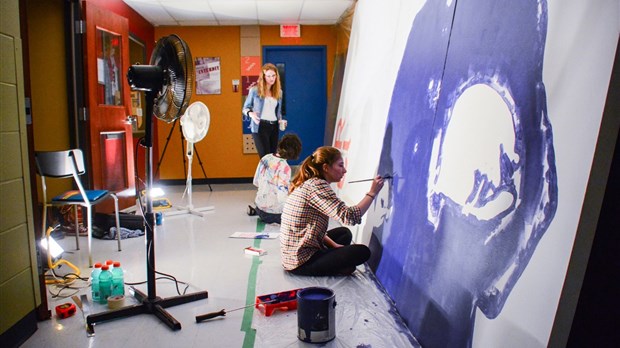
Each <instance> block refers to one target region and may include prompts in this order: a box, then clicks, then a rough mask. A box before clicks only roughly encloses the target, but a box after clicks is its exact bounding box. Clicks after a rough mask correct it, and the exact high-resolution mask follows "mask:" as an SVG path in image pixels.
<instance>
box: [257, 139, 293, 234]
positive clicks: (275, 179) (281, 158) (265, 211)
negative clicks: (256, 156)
mask: <svg viewBox="0 0 620 348" xmlns="http://www.w3.org/2000/svg"><path fill="white" fill-rule="evenodd" d="M300 153H301V141H300V140H299V137H297V135H295V134H286V135H285V136H283V137H282V139H281V140H280V142H279V143H278V149H277V151H276V153H275V154H267V155H265V156H263V158H261V160H260V162H259V163H258V167H256V173H255V174H254V186H256V187H258V192H257V193H256V199H255V201H254V202H255V203H256V208H253V207H252V206H248V215H257V214H258V217H259V218H260V219H261V220H263V222H265V223H267V224H271V223H277V224H279V223H280V216H281V215H282V208H283V207H284V202H286V198H287V197H288V191H289V184H290V181H291V167H290V166H289V165H288V162H287V160H295V159H297V158H299V154H300Z"/></svg>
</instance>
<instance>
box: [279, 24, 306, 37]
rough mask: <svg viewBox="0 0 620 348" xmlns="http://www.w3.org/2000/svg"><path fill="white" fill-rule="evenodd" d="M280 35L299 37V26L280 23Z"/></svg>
mask: <svg viewBox="0 0 620 348" xmlns="http://www.w3.org/2000/svg"><path fill="white" fill-rule="evenodd" d="M280 37H301V26H300V25H299V24H297V25H281V26H280Z"/></svg>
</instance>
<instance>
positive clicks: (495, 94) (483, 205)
mask: <svg viewBox="0 0 620 348" xmlns="http://www.w3.org/2000/svg"><path fill="white" fill-rule="evenodd" d="M550 2H553V3H554V4H558V3H559V2H556V1H550ZM576 3H577V2H572V4H569V5H570V6H568V5H567V7H568V8H570V9H569V10H568V11H566V12H565V14H566V15H569V14H571V13H573V14H574V13H577V11H578V10H582V9H578V7H579V6H576V5H575V4H576ZM618 3H619V2H618V1H607V2H606V5H607V6H608V10H609V9H614V8H615V9H616V10H618V9H619V8H620V6H619V5H618ZM377 6H378V5H377V2H375V1H369V2H361V3H360V4H358V10H357V12H356V20H357V21H358V22H357V25H358V26H360V27H358V28H357V34H358V35H359V37H356V36H355V35H353V34H352V43H351V45H350V48H349V51H350V53H349V58H348V61H347V70H346V71H345V82H344V85H343V86H344V88H343V96H342V99H341V107H340V110H339V116H338V117H339V118H338V123H337V128H336V134H335V138H334V145H335V146H337V147H340V148H341V150H342V151H343V153H344V154H345V163H346V164H347V167H348V169H349V173H348V174H347V178H345V180H354V179H359V178H364V177H372V176H373V175H375V174H393V176H394V178H393V179H392V181H391V183H390V187H389V188H388V189H384V190H383V191H382V193H381V195H380V197H379V199H378V200H377V201H376V203H375V204H376V205H375V206H374V207H373V209H372V210H371V211H370V212H369V216H368V217H367V219H366V225H365V227H363V228H362V230H361V231H359V232H360V234H361V235H359V236H358V240H360V241H361V242H365V243H368V244H369V245H370V247H371V249H372V251H373V255H372V258H371V260H370V262H369V263H370V265H371V267H373V269H374V270H375V272H376V275H377V277H378V279H379V280H380V282H381V283H382V284H383V285H384V286H385V288H386V290H387V292H388V293H389V294H390V296H391V297H392V298H393V299H394V301H395V303H396V306H397V308H398V309H399V312H400V315H401V316H402V317H403V318H404V319H405V321H406V322H407V324H408V325H409V328H410V329H411V331H412V333H413V334H414V335H415V336H416V338H417V339H418V340H419V342H420V343H421V344H422V345H423V346H424V347H468V346H472V345H475V343H474V342H476V340H477V342H478V343H479V344H480V342H487V343H489V342H491V341H490V340H489V338H488V337H484V336H485V335H484V331H483V330H482V327H483V325H478V326H479V327H477V322H479V321H480V320H479V319H478V318H477V315H478V316H480V315H482V316H483V317H484V318H485V319H486V320H489V321H493V320H495V318H497V317H498V316H500V315H501V313H502V310H503V308H504V306H505V305H506V303H507V301H508V299H509V298H510V295H511V293H512V292H513V290H514V289H515V288H516V287H517V286H518V285H519V287H520V288H527V287H528V286H531V285H532V284H531V283H530V279H529V278H530V275H529V274H528V276H527V277H526V278H527V279H526V280H525V281H520V278H521V277H522V276H523V273H524V272H525V271H526V269H528V268H530V269H531V268H532V267H537V265H533V266H530V265H529V264H530V261H531V259H532V258H533V256H534V255H535V254H537V255H540V254H541V253H544V252H546V251H547V250H548V248H549V247H548V246H544V247H543V249H544V250H543V251H542V252H539V251H537V249H538V246H539V244H540V243H541V240H545V238H546V237H545V235H546V232H547V231H548V230H549V229H550V226H551V225H552V224H555V225H557V226H563V227H562V228H564V229H565V228H566V226H570V228H572V231H571V233H564V235H561V234H557V233H555V231H557V229H553V231H554V233H553V236H552V237H548V238H553V239H552V241H553V242H555V241H556V239H559V240H561V241H562V242H561V243H559V244H558V243H556V244H555V245H556V247H558V246H559V247H560V249H561V251H560V252H558V253H557V255H554V257H552V259H554V258H556V259H555V260H553V261H552V262H550V263H549V264H547V265H546V266H548V267H550V268H554V269H553V270H551V269H550V270H545V272H550V273H551V272H554V271H555V272H556V273H557V270H558V269H559V270H561V272H562V273H564V272H565V271H566V267H567V260H568V254H569V253H570V243H571V241H572V238H574V229H576V221H574V220H572V219H573V218H572V217H570V216H568V217H567V212H571V211H572V212H575V211H577V212H578V210H579V209H580V208H579V207H580V204H581V201H579V202H577V203H576V204H575V202H574V201H571V202H569V201H568V200H564V201H563V197H570V198H571V199H573V198H574V192H575V191H574V190H575V186H570V188H567V187H569V185H568V183H571V184H577V187H580V190H582V189H583V188H585V178H587V169H586V170H583V168H580V169H579V170H578V173H577V174H575V173H574V171H571V170H564V171H562V168H575V166H577V165H578V163H579V162H580V161H581V162H583V160H575V159H574V158H570V159H569V156H566V152H565V151H566V150H569V149H570V148H571V146H573V145H572V144H567V143H566V140H567V138H566V137H565V134H566V133H567V131H569V132H574V130H571V129H572V128H575V127H577V128H578V127H579V125H578V124H575V123H573V124H570V121H569V119H572V117H573V116H569V117H566V116H567V113H565V112H564V113H562V114H561V115H554V114H553V112H552V111H549V110H552V109H553V110H558V112H559V111H560V110H565V109H564V108H562V107H559V106H558V105H560V104H564V103H562V101H561V100H560V99H558V98H557V97H558V96H559V95H561V94H562V93H563V92H564V87H562V86H558V85H557V84H556V81H555V80H551V85H552V86H553V92H554V96H555V97H556V99H555V100H553V101H552V102H548V93H549V92H548V87H547V85H546V83H547V82H548V81H547V80H546V79H545V73H544V72H545V71H544V70H545V69H548V71H549V66H552V67H553V66H554V64H552V63H550V62H549V57H557V56H556V55H555V54H557V53H555V52H554V53H552V54H547V53H546V49H547V45H548V43H547V38H548V28H549V25H550V24H549V20H548V19H549V14H550V12H552V11H553V9H550V7H551V6H549V5H548V2H547V1H546V0H529V1H508V0H470V1H465V0H460V1H456V0H454V1H450V0H448V1H431V0H429V1H412V2H405V1H403V2H400V5H399V6H395V5H391V7H390V5H386V7H387V8H384V9H382V10H379V9H378V7H377ZM558 6H559V5H558ZM555 8H556V9H557V8H558V7H557V6H556V7H555ZM586 12H587V11H586ZM380 13H383V14H385V15H386V16H390V15H392V16H394V17H393V18H395V19H394V23H395V24H392V27H391V30H393V31H394V32H398V33H399V34H401V35H402V33H403V32H404V33H405V35H404V37H402V38H399V36H398V35H396V36H395V38H394V40H393V41H392V42H391V44H392V45H393V46H392V47H387V46H386V45H388V44H386V43H385V42H379V41H376V42H375V44H376V45H377V46H383V47H378V49H379V52H381V51H380V49H392V52H396V54H397V58H398V61H397V60H396V58H386V57H384V56H381V54H380V53H370V54H368V53H367V52H370V51H369V47H368V46H364V43H363V40H361V39H360V37H364V38H365V39H370V41H371V42H372V39H373V38H374V37H375V36H372V35H371V34H369V33H368V32H366V30H368V29H367V27H372V28H378V26H377V25H376V24H377V23H378V22H379V21H380V19H377V17H380V15H378V14H380ZM556 13H558V12H556ZM582 13H583V12H582ZM407 14H411V22H409V26H407V27H406V29H405V28H404V27H405V26H404V23H406V18H407V17H406V16H407ZM584 17H586V15H584ZM363 18H365V19H366V20H365V21H364V20H363ZM553 18H558V16H557V15H556V17H553ZM608 18H613V17H608ZM568 21H569V20H568V19H567V22H568ZM617 22H618V21H617V20H616V23H613V21H612V23H607V24H606V25H603V27H604V28H605V30H607V32H606V33H605V34H606V35H608V36H606V38H607V37H610V38H611V39H612V41H613V37H614V30H615V31H616V32H615V36H616V41H617V30H618V26H617V24H618V23H617ZM554 24H555V25H556V26H555V27H554V28H553V30H552V32H553V35H554V36H553V39H554V40H555V41H553V40H552V46H554V45H557V42H558V41H561V40H558V38H559V37H561V35H560V36H558V33H560V34H562V35H563V34H565V33H563V32H561V30H558V27H557V22H556V23H554ZM614 24H615V25H616V27H615V28H614ZM355 25H356V22H355V20H354V31H355V29H356V28H355ZM582 25H585V24H583V23H582ZM362 26H363V28H362ZM592 31H593V32H596V31H598V30H592ZM566 35H568V34H566ZM576 41H580V40H576ZM607 42H609V40H608V41H607ZM554 48H556V49H557V47H554ZM570 49H571V48H563V50H567V51H570ZM401 50H402V54H399V53H400V52H401ZM351 51H353V52H351ZM560 51H561V50H560ZM355 52H357V53H358V54H360V56H365V58H361V57H360V58H356V55H355ZM610 53H611V54H610ZM600 54H604V55H605V56H606V57H608V59H607V61H608V62H609V59H613V49H612V50H609V51H606V52H601V53H600ZM373 55H374V57H373ZM593 56H594V55H592V57H593ZM390 60H391V62H392V63H393V64H396V69H394V70H392V69H393V68H392V67H391V65H383V67H384V69H383V70H381V69H379V71H380V74H381V75H382V77H383V78H384V82H383V83H381V82H377V80H374V83H375V84H378V85H383V86H385V87H387V88H389V91H390V92H391V93H390V94H389V95H387V96H386V95H381V94H379V95H377V94H370V93H372V92H370V93H366V94H364V92H365V91H364V89H363V87H358V86H365V85H366V84H367V83H365V82H364V81H363V80H362V78H361V77H359V75H357V74H355V72H356V71H358V72H359V70H356V69H357V67H359V66H361V65H362V64H361V62H364V61H366V62H368V61H373V62H374V63H376V62H390ZM375 65H376V64H375ZM564 68H565V67H564ZM599 68H600V71H598V72H596V73H595V75H596V76H598V77H599V81H597V82H595V83H594V84H592V86H593V85H596V89H597V91H600V92H603V91H605V81H600V77H601V76H603V77H606V78H607V81H608V78H609V71H610V65H609V63H607V65H605V66H599ZM551 69H553V68H551ZM556 74H557V71H555V72H554V73H553V74H550V73H549V72H547V76H554V77H557V76H558V75H556ZM370 80H372V78H371V79H370ZM592 80H593V81H595V80H596V79H594V78H593V79H592ZM392 81H393V82H392ZM582 82H585V81H582ZM371 83H373V82H371ZM347 87H350V89H347ZM574 88H575V89H574V90H579V88H583V87H574ZM360 94H361V95H362V97H360V96H359V95H360ZM574 102H575V101H568V100H567V104H571V103H574ZM592 102H593V104H592V105H591V111H592V112H593V113H594V115H595V117H594V118H593V119H592V120H591V121H590V122H588V123H591V122H595V123H597V122H598V123H600V117H601V114H600V110H602V103H601V100H600V99H597V100H596V101H592ZM597 110H598V112H599V113H597ZM382 113H383V114H382ZM570 113H571V112H570V111H569V114H570ZM353 115H355V116H353ZM554 119H555V120H556V122H557V123H558V124H555V123H556V122H554ZM380 122H383V131H382V132H381V133H380V134H377V133H379V132H378V131H377V129H374V128H373V127H370V128H369V127H368V124H369V123H373V124H375V125H378V124H379V123H380ZM580 122H581V121H580ZM557 127H559V129H560V144H559V148H560V149H561V152H562V153H563V154H564V156H557V155H556V153H557V149H558V144H557V143H558V142H557V139H556V132H557V131H556V128H557ZM588 127H589V126H588ZM364 129H369V130H364ZM581 130H583V131H584V133H583V134H587V136H586V137H585V138H583V139H580V141H581V142H582V143H581V147H583V148H584V149H589V150H587V151H585V158H586V159H587V160H588V161H590V160H591V156H592V151H593V147H594V142H593V139H596V132H597V129H596V127H592V128H588V129H587V130H586V129H583V128H582V129H581ZM362 139H363V140H362ZM572 140H573V141H574V139H572ZM369 144H370V146H372V145H373V144H374V148H369ZM562 158H565V159H568V160H565V161H562ZM360 163H361V164H360ZM369 168H371V169H370V170H372V172H370V170H369ZM579 171H580V172H579ZM563 175H564V176H563ZM562 183H564V186H562ZM386 186H387V185H386ZM563 187H564V188H565V189H563ZM339 189H340V194H341V195H342V196H343V197H345V198H346V197H351V200H352V201H353V200H354V197H355V195H359V194H360V192H361V194H363V192H364V191H363V190H364V189H365V188H364V187H361V186H360V185H358V184H347V183H346V181H345V182H342V183H340V185H339ZM565 190H567V191H569V192H567V193H565ZM581 192H583V191H581ZM581 199H583V197H581ZM562 202H564V204H563V205H562V204H561V203H562ZM558 219H559V220H560V221H557V220H558ZM546 257H547V258H549V255H547V256H546ZM530 272H531V271H530ZM548 280H549V281H550V282H554V283H553V286H551V288H553V289H555V290H553V291H551V292H550V293H549V294H545V295H544V296H542V298H552V299H555V302H554V301H551V302H550V303H547V304H546V306H547V307H548V308H547V309H544V310H540V309H536V310H535V311H539V312H540V313H544V314H545V315H538V316H536V318H535V319H534V320H533V321H541V322H542V324H541V323H539V325H538V326H539V327H542V328H543V329H540V332H527V328H515V327H513V328H512V330H515V332H516V331H519V330H524V331H525V332H522V333H521V334H520V336H521V337H520V338H519V339H517V340H514V341H513V343H514V345H513V346H522V345H523V344H526V345H528V346H545V345H546V342H547V341H546V340H547V339H548V337H549V333H550V328H551V325H552V322H553V317H552V314H553V313H554V311H555V306H557V299H558V297H559V289H560V288H561V283H559V282H561V281H562V280H563V276H562V274H560V275H558V277H557V278H553V279H551V278H549V279H548ZM548 285H549V284H544V285H543V284H534V287H535V292H536V291H539V289H540V288H539V287H542V286H548ZM531 290H533V289H531ZM522 291H523V290H521V291H518V293H519V294H518V295H517V297H518V299H517V300H515V301H520V300H521V298H523V295H522ZM526 291H527V290H526ZM537 301H539V299H534V300H533V301H532V302H531V303H536V302H537ZM524 310H525V309H524ZM508 312H509V313H508V314H505V315H504V317H505V318H504V319H502V320H501V322H502V323H503V324H505V323H506V322H512V321H513V320H514V318H511V317H512V316H514V315H515V312H514V309H513V308H512V306H511V308H510V309H509V311H508ZM527 315H528V314H526V313H525V312H523V313H516V316H517V317H519V316H525V317H527ZM506 318H511V319H506ZM518 320H522V319H520V318H517V320H516V321H515V322H518ZM512 325H515V326H516V325H518V324H514V322H513V324H512ZM533 325H536V324H533ZM496 331H497V330H496ZM511 334H514V333H511ZM486 336H489V335H486ZM491 336H492V335H491ZM515 336H519V335H516V334H515ZM504 337H506V336H504ZM485 340H486V341H485ZM504 343H505V342H504ZM508 346H510V345H508Z"/></svg>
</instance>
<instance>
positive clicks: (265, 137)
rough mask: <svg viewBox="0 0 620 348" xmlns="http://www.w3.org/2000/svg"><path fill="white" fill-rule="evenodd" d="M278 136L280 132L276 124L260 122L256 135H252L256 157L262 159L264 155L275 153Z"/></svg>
mask: <svg viewBox="0 0 620 348" xmlns="http://www.w3.org/2000/svg"><path fill="white" fill-rule="evenodd" d="M279 135H280V131H279V129H278V123H277V122H274V123H269V122H266V121H261V123H260V125H259V126H258V133H252V138H253V139H254V145H255V146H256V152H258V157H260V158H263V156H265V155H266V154H269V153H276V150H277V149H278V136H279Z"/></svg>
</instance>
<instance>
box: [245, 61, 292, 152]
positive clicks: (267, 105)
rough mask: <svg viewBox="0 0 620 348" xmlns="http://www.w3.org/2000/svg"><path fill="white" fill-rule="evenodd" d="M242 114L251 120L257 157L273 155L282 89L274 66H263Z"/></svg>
mask: <svg viewBox="0 0 620 348" xmlns="http://www.w3.org/2000/svg"><path fill="white" fill-rule="evenodd" d="M242 113H243V114H244V115H246V116H248V117H249V118H250V119H251V121H250V130H251V131H252V138H253V139H254V144H255V145H256V150H257V151H258V157H259V158H263V157H264V156H265V155H266V154H268V153H275V152H276V148H277V146H278V135H279V128H278V122H279V121H280V120H282V87H281V85H280V74H279V73H278V69H277V68H276V67H275V65H273V64H271V63H267V64H265V65H263V67H262V69H261V73H260V77H259V78H258V86H254V87H252V88H251V89H250V91H249V93H248V97H247V98H246V99H245V103H243V110H242Z"/></svg>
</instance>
